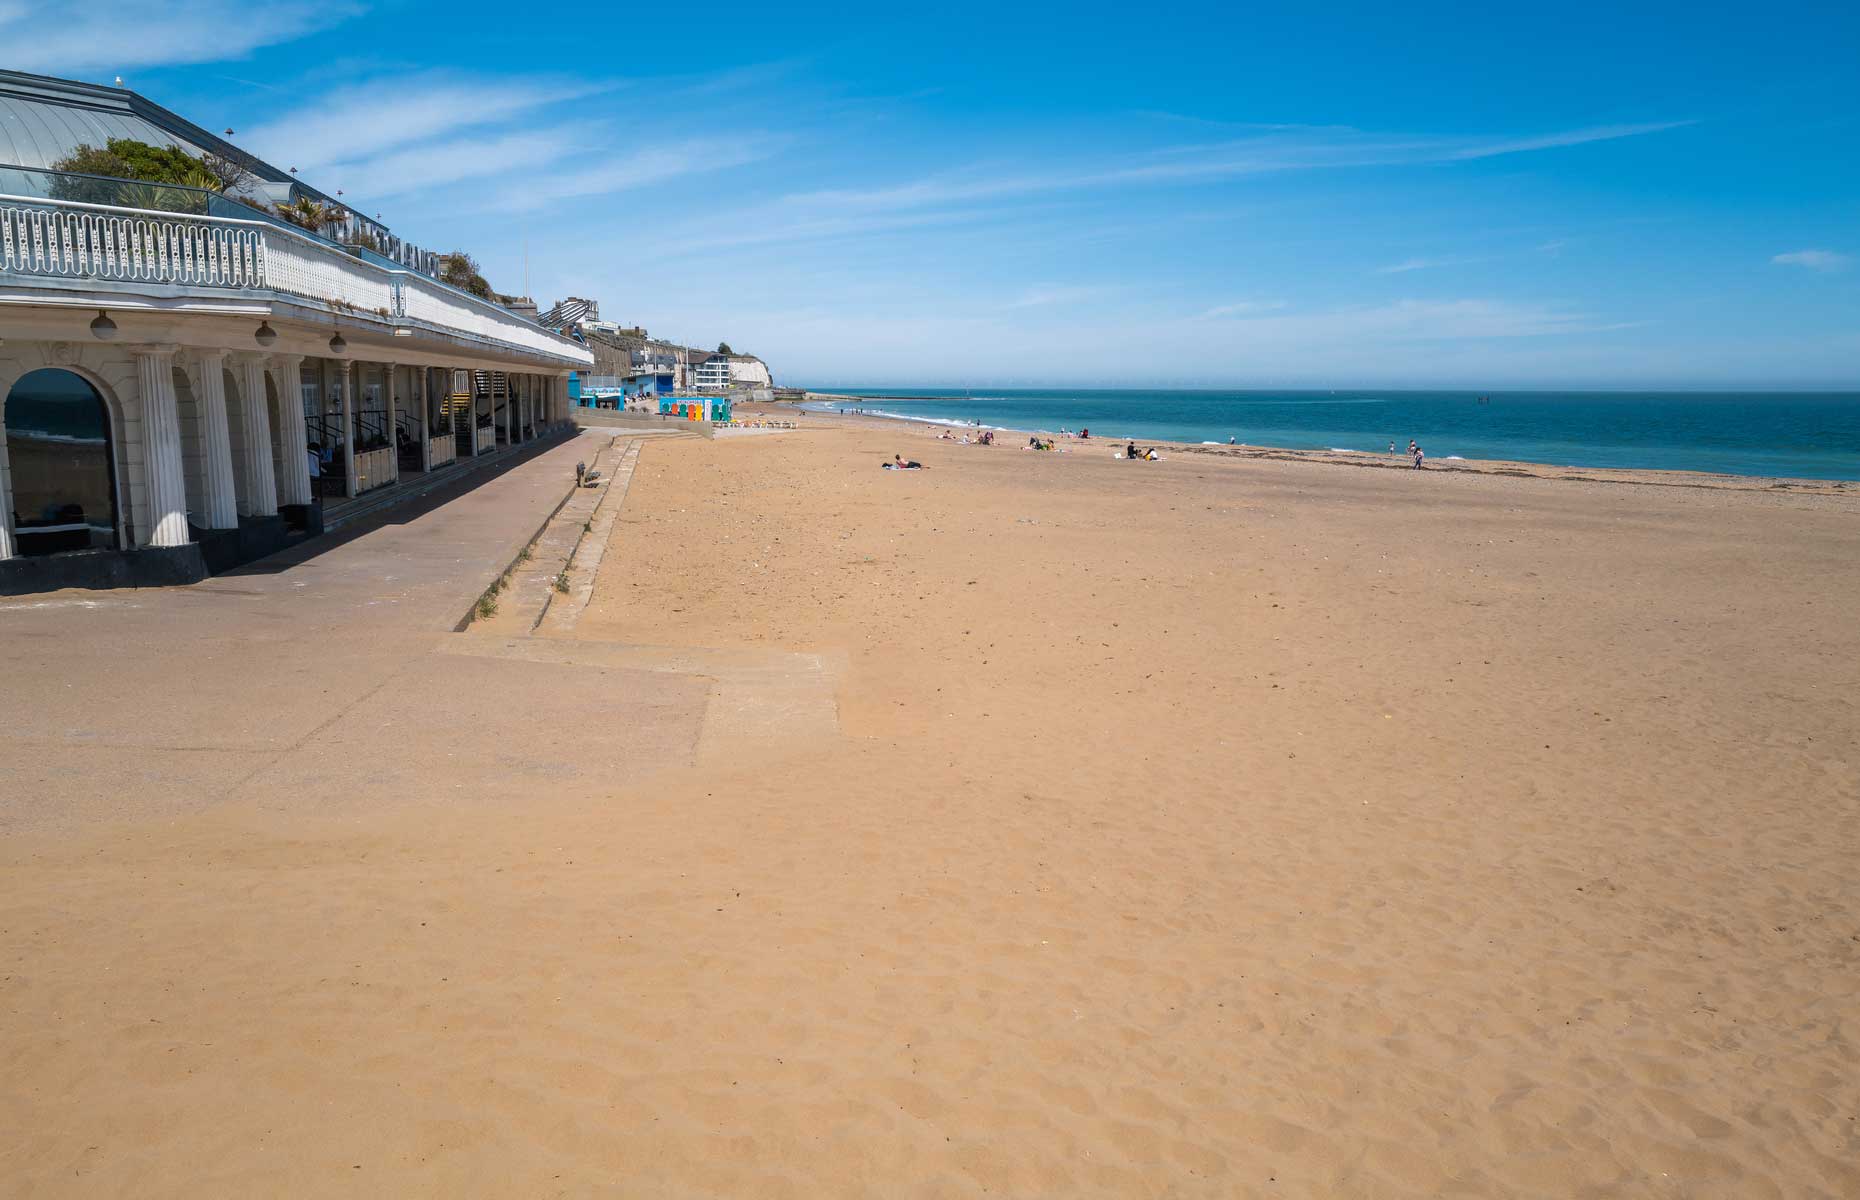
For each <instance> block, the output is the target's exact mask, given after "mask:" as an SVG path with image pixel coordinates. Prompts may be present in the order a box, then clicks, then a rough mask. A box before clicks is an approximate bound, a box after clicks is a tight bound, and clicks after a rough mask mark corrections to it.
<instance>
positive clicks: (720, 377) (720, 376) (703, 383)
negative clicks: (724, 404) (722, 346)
mask: <svg viewBox="0 0 1860 1200" xmlns="http://www.w3.org/2000/svg"><path fill="white" fill-rule="evenodd" d="M694 357H695V356H694ZM691 386H692V387H694V388H697V389H698V390H699V391H703V392H709V391H718V392H722V391H727V390H729V387H730V356H729V355H728V354H712V355H710V356H708V357H706V358H705V359H704V360H703V361H701V362H696V361H694V362H693V363H692V364H691Z"/></svg>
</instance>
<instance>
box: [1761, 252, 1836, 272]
mask: <svg viewBox="0 0 1860 1200" xmlns="http://www.w3.org/2000/svg"><path fill="white" fill-rule="evenodd" d="M1770 261H1771V262H1773V263H1776V264H1777V265H1778V266H1784V267H1807V268H1808V269H1809V270H1811V271H1845V270H1846V269H1847V268H1848V267H1849V266H1850V265H1852V263H1853V259H1851V258H1849V257H1848V256H1847V255H1845V254H1837V253H1836V252H1834V251H1833V250H1791V251H1789V253H1787V254H1778V255H1776V256H1774V257H1773V258H1771V259H1770Z"/></svg>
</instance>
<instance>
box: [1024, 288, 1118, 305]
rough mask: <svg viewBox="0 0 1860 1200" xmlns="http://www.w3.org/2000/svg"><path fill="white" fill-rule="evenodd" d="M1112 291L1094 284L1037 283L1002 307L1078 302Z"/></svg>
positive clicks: (1099, 296) (1094, 298)
mask: <svg viewBox="0 0 1860 1200" xmlns="http://www.w3.org/2000/svg"><path fill="white" fill-rule="evenodd" d="M1110 291H1111V289H1110V288H1107V287H1103V286H1101V285H1093V284H1037V285H1035V286H1033V287H1030V288H1028V289H1027V290H1025V291H1023V292H1022V293H1021V294H1020V295H1019V296H1017V297H1016V298H1014V299H1013V300H1010V301H1008V303H1007V304H1005V305H1003V306H1002V307H1004V308H1045V307H1048V306H1050V305H1060V304H1078V303H1081V302H1083V301H1086V300H1096V299H1099V298H1101V297H1103V296H1105V295H1108V294H1109V293H1110Z"/></svg>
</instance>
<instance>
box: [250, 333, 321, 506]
mask: <svg viewBox="0 0 1860 1200" xmlns="http://www.w3.org/2000/svg"><path fill="white" fill-rule="evenodd" d="M273 361H274V362H275V363H276V364H277V371H278V376H279V379H278V422H279V423H278V461H280V462H281V463H283V464H284V473H283V475H282V476H280V477H279V479H278V503H279V504H293V505H299V504H309V503H310V502H311V500H312V499H313V498H314V497H312V496H311V494H310V435H309V433H308V432H307V431H306V430H305V429H304V383H303V368H304V359H303V355H301V354H283V355H279V356H278V357H277V358H276V359H274V360H273ZM259 403H260V404H263V403H264V388H263V387H262V386H261V387H260V388H259Z"/></svg>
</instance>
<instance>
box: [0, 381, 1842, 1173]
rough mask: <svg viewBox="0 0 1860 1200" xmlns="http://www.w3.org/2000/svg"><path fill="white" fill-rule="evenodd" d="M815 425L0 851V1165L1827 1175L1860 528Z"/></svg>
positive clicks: (731, 459)
mask: <svg viewBox="0 0 1860 1200" xmlns="http://www.w3.org/2000/svg"><path fill="white" fill-rule="evenodd" d="M805 420H806V421H807V422H808V423H809V427H808V428H807V429H804V430H799V431H796V432H793V433H780V434H770V435H763V436H736V437H730V436H723V437H719V438H717V439H715V440H702V439H695V438H688V439H676V440H666V441H655V442H652V443H649V444H647V445H645V446H644V447H643V449H642V450H641V452H640V456H639V459H638V463H637V466H636V467H635V469H634V473H633V476H632V479H631V483H630V491H629V493H628V496H627V500H626V504H625V507H624V509H623V510H622V511H621V512H620V514H619V517H618V519H617V521H616V522H615V523H614V526H613V532H612V537H611V541H610V542H609V544H608V545H607V547H606V549H605V553H604V557H603V558H602V561H601V566H600V571H599V576H598V578H597V579H596V581H595V586H594V589H593V592H592V596H591V598H590V600H589V602H588V606H587V608H586V610H585V612H582V613H581V614H580V616H579V619H578V620H577V621H576V623H575V624H574V626H573V629H572V631H570V633H569V634H568V635H566V636H562V637H557V638H553V639H550V638H535V639H528V640H523V639H512V640H506V639H502V638H499V637H496V636H493V635H492V634H490V633H484V634H480V635H473V634H469V633H468V634H448V633H443V632H436V633H434V634H433V635H431V636H430V637H429V638H428V641H427V643H425V644H424V649H423V652H422V655H421V656H419V657H415V658H410V660H409V662H408V663H407V665H406V666H405V667H404V668H402V669H401V670H400V671H398V672H397V673H395V674H394V675H393V676H392V677H391V678H388V679H386V680H384V681H383V682H382V683H380V685H379V686H378V687H377V689H376V690H375V691H374V692H372V693H370V697H369V699H368V700H367V702H366V708H365V709H363V710H358V712H357V714H356V715H355V716H354V718H353V724H354V728H353V729H352V730H351V729H349V728H348V727H347V726H346V725H344V724H343V723H342V722H341V721H339V722H338V723H337V724H336V725H335V726H333V728H334V729H335V730H337V731H339V732H343V734H344V740H343V741H342V742H341V744H340V745H339V746H337V747H335V748H334V750H335V753H337V754H339V755H340V756H341V757H343V758H344V759H346V760H348V761H349V762H350V765H349V766H348V767H347V768H346V769H348V770H350V771H351V772H355V771H361V772H363V773H366V768H367V767H368V765H369V764H371V763H378V762H382V761H386V762H390V763H394V764H396V765H397V766H396V770H395V772H394V780H393V781H394V786H387V785H385V784H382V783H380V782H378V781H377V782H376V783H373V784H370V785H368V786H358V787H354V788H350V789H347V790H344V789H341V788H331V787H329V786H327V784H328V783H329V780H330V777H329V776H327V775H324V776H317V775H314V774H312V775H310V776H308V778H309V780H310V782H309V783H306V775H305V773H304V772H305V771H306V770H307V769H308V768H300V769H299V770H298V771H297V773H295V774H293V773H290V772H280V771H261V772H258V773H256V774H254V775H252V776H251V777H250V778H249V779H248V780H247V781H245V782H243V783H239V784H237V785H236V786H230V788H229V790H228V791H226V792H225V793H224V794H223V795H222V796H221V797H220V798H219V799H218V800H217V801H216V802H215V803H213V804H212V805H210V806H206V807H201V808H195V809H186V810H182V811H177V812H174V813H172V814H168V815H164V816H163V817H162V818H161V819H159V820H156V819H151V818H150V817H149V816H148V815H147V814H146V813H144V814H142V815H141V816H140V818H139V819H134V820H130V819H123V820H115V821H113V820H110V819H107V818H106V817H105V816H102V815H95V814H96V812H97V810H98V808H99V807H100V806H99V805H96V804H92V805H90V806H88V807H87V808H86V810H85V811H86V813H87V814H88V815H87V819H86V820H85V821H84V822H83V823H81V824H79V825H77V826H69V825H65V826H59V827H56V828H51V827H48V828H44V829H35V828H26V829H23V830H22V831H21V832H20V833H18V834H17V835H16V836H12V837H10V838H9V839H8V841H7V843H6V845H5V847H4V850H3V851H0V855H3V857H0V865H3V867H4V873H3V875H0V879H3V880H4V882H3V883H0V930H4V935H3V936H4V940H5V943H6V947H7V949H6V952H5V953H6V958H5V962H4V965H3V966H0V976H4V980H0V1004H4V1009H3V1011H4V1012H5V1013H6V1021H5V1023H4V1029H3V1030H0V1066H4V1069H5V1072H6V1078H7V1080H8V1087H7V1089H6V1090H5V1092H4V1099H0V1127H4V1128H7V1129H9V1130H11V1131H13V1133H12V1134H10V1135H9V1138H8V1142H7V1145H6V1147H5V1148H4V1149H3V1150H0V1171H3V1172H4V1174H5V1177H6V1178H8V1179H9V1180H10V1181H11V1182H10V1183H9V1188H10V1189H11V1190H12V1191H13V1192H14V1193H15V1194H21V1195H111V1194H124V1195H128V1194H135V1195H184V1194H185V1195H201V1194H216V1195H234V1194H253V1193H255V1192H256V1193H266V1194H305V1195H320V1194H332V1195H333V1194H355V1193H357V1192H361V1193H363V1194H393V1195H459V1194H481V1195H508V1194H522V1195H531V1194H567V1195H583V1194H596V1193H598V1194H620V1195H683V1196H700V1195H718V1196H740V1195H768V1196H797V1197H799V1196H817V1195H923V1196H944V1195H948V1196H968V1195H974V1196H980V1195H1000V1194H1010V1195H1107V1196H1110V1195H1116V1196H1124V1195H1156V1196H1162V1195H1173V1196H1186V1195H1196V1196H1222V1197H1227V1196H1258V1197H1269V1196H1270V1197H1279V1196H1338V1195H1345V1196H1416V1197H1420V1196H1438V1195H1466V1196H1527V1197H1559V1198H1560V1197H1569V1196H1670V1197H1749V1196H1791V1197H1836V1196H1848V1195H1854V1194H1860V1167H1857V1166H1856V1163H1857V1162H1860V1128H1857V1127H1856V1124H1855V1120H1856V1116H1857V1115H1860V1082H1856V1081H1857V1080H1860V1062H1857V1061H1856V1059H1857V1058H1860V1053H1857V1052H1856V1048H1855V1045H1854V1043H1853V1041H1852V1036H1853V1035H1852V1029H1851V1025H1852V1014H1853V1013H1854V1012H1855V1011H1856V1010H1860V926H1857V925H1856V924H1855V916H1854V914H1855V913H1856V912H1857V911H1860V894H1857V893H1860V882H1856V880H1855V877H1854V874H1853V871H1852V863H1853V861H1854V857H1855V854H1856V851H1860V706H1857V704H1856V699H1855V698H1856V696H1860V678H1857V677H1856V668H1855V665H1854V664H1855V663H1857V662H1860V621H1856V620H1855V619H1854V612H1855V609H1854V597H1855V595H1856V594H1857V586H1860V497H1856V496H1854V495H1852V494H1849V493H1830V494H1825V495H1824V494H1801V493H1798V492H1795V491H1791V490H1775V489H1744V490H1726V489H1717V488H1697V487H1664V486H1662V487H1646V486H1624V485H1622V484H1620V483H1615V482H1591V481H1584V480H1581V479H1570V478H1538V477H1527V476H1515V475H1504V474H1486V473H1476V472H1472V471H1466V472H1445V471H1442V472H1434V471H1427V472H1414V471H1399V470H1391V471H1379V470H1340V469H1335V468H1332V467H1327V466H1323V465H1318V464H1313V463H1307V462H1298V461H1284V460H1281V459H1278V458H1240V459H1225V458H1223V457H1222V456H1215V455H1190V454H1174V455H1171V456H1170V457H1169V458H1168V459H1167V460H1166V461H1164V462H1160V463H1124V462H1120V461H1116V460H1112V459H1111V458H1110V457H1109V456H1108V449H1109V447H1105V448H1104V450H1105V451H1106V453H1102V454H1101V453H1091V454H1085V453H1077V454H1063V455H1061V454H1052V455H1048V454H1035V453H1030V452H1024V451H1021V450H1019V449H1015V448H1011V447H1008V446H1000V447H996V448H993V449H982V448H978V447H963V446H957V445H953V444H950V443H945V442H939V441H937V440H935V439H933V438H931V437H927V436H925V435H924V434H923V433H921V432H918V431H914V430H911V431H905V430H900V429H897V428H883V429H873V428H869V427H856V426H854V425H852V424H848V423H842V424H838V425H835V424H833V423H831V422H826V421H824V420H823V419H822V418H818V417H809V418H806V419H805ZM894 452H902V453H903V454H904V455H905V456H906V457H907V458H916V459H920V460H922V461H923V462H924V463H925V464H926V466H927V467H928V468H929V469H927V470H925V471H922V472H910V473H893V472H886V471H881V470H879V469H878V463H879V462H880V460H881V459H883V458H889V457H890V455H891V454H892V453H894ZM359 544H360V543H358V545H359ZM485 557H486V560H487V561H490V560H491V559H493V558H495V559H496V560H497V561H499V562H502V561H505V558H503V557H498V556H496V555H491V554H488V553H487V555H486V556H485ZM209 586H210V585H209ZM461 594H462V595H465V596H466V597H467V598H468V597H469V594H470V593H469V592H462V593H461ZM434 607H435V609H436V610H437V608H438V607H440V606H438V605H437V604H436V605H435V606H434ZM456 611H457V610H456V609H452V610H449V611H447V612H445V613H444V614H439V615H440V616H443V617H444V621H441V622H440V623H439V625H438V626H436V628H441V629H442V628H443V627H444V625H445V623H446V622H449V620H450V619H451V618H452V617H453V616H455V615H456ZM100 616H105V617H107V614H95V613H93V614H87V617H88V618H89V619H97V618H98V617H100ZM380 620H381V618H380V616H379V615H378V614H377V613H376V612H375V611H374V610H372V609H370V608H369V607H367V606H365V605H361V604H357V605H355V606H353V607H352V608H350V609H347V610H345V611H344V613H343V614H342V615H341V619H340V620H335V619H332V620H331V622H330V629H329V634H328V636H330V637H333V638H341V637H344V636H346V635H347V632H346V631H352V630H353V629H371V628H374V626H373V625H371V622H379V621H380ZM474 636H476V637H478V639H479V640H478V641H476V642H473V641H472V640H471V639H472V638H473V637H474ZM232 657H234V659H235V661H236V655H234V656H232ZM668 664H672V665H668ZM677 664H683V665H682V666H678V665H677ZM216 669H225V667H224V666H222V667H221V668H216ZM207 677H208V678H210V677H211V672H210V671H209V672H208V673H207ZM817 684H818V686H825V687H830V689H831V702H830V703H829V704H827V705H825V706H824V708H823V707H822V706H819V705H814V704H804V703H798V702H794V701H793V700H792V699H791V698H792V697H794V696H797V695H800V694H802V692H803V691H804V690H805V689H807V688H810V687H814V686H816V685H817ZM21 703H22V705H23V704H24V703H25V702H24V701H21ZM184 703H191V704H193V705H195V706H196V707H197V708H198V709H199V710H200V711H201V712H202V713H203V714H210V713H211V712H212V705H211V691H210V689H209V690H206V691H205V692H204V694H203V695H201V696H199V697H196V698H194V699H192V700H187V701H184ZM462 710H463V711H462ZM22 711H25V710H24V709H23V708H22ZM823 714H824V715H823ZM764 718H769V720H764ZM177 719H178V718H177ZM306 724H308V722H307V721H306ZM771 726H772V728H773V730H774V734H773V736H771V735H770V729H771ZM526 729H527V730H529V731H530V737H529V738H526V737H525V731H526ZM475 733H482V734H487V735H493V736H494V737H495V738H496V739H497V741H496V742H494V743H492V744H488V745H486V744H477V743H474V741H473V740H472V738H473V735H474V734H475ZM317 736H318V737H324V736H327V734H326V733H325V734H319V735H317ZM50 737H51V735H50V734H49V733H45V734H43V735H42V739H50ZM535 738H543V739H546V744H545V745H544V746H543V748H542V749H537V748H536V747H535V746H533V745H528V743H529V742H530V741H532V740H534V739H535ZM306 744H307V745H308V746H309V747H310V748H311V749H310V750H308V751H306V753H312V757H313V761H315V762H316V763H319V764H323V769H325V770H326V771H332V770H335V768H334V767H331V766H329V765H328V764H329V762H330V759H331V748H330V747H324V748H323V749H322V750H321V751H316V742H315V740H314V739H312V740H311V741H309V742H308V743H306ZM48 745H49V741H48V740H42V741H41V742H39V743H35V744H34V745H33V746H30V747H29V746H24V745H23V744H9V745H7V746H6V747H5V753H6V754H7V755H8V756H9V757H8V759H7V760H6V761H7V762H9V763H13V764H19V763H22V762H24V761H26V758H27V753H28V751H36V752H37V753H38V754H40V756H41V758H42V757H43V755H44V753H45V751H46V750H47V749H48ZM526 747H527V748H526ZM62 749H63V752H64V753H67V754H69V755H70V757H69V759H68V761H70V762H71V763H72V764H73V765H72V767H71V768H70V770H71V771H72V772H75V773H77V774H78V775H79V776H80V778H82V777H83V773H84V772H86V771H87V770H90V769H91V768H89V767H87V766H86V765H85V763H84V759H83V758H82V757H81V756H79V755H78V754H76V753H75V751H73V750H72V749H71V748H70V747H69V746H68V745H67V746H65V747H63V748H62ZM408 757H412V758H413V759H414V761H417V764H418V769H417V770H409V769H405V762H406V759H407V758H408ZM20 771H21V768H20V767H18V766H17V765H16V766H15V774H13V775H11V776H8V777H7V778H10V779H19V778H23V775H22V774H20V773H19V772H20ZM207 771H208V768H207V767H205V766H203V767H201V768H200V772H201V774H200V775H198V776H190V777H189V780H190V781H191V780H194V779H196V778H206V773H207ZM377 773H378V772H377ZM96 778H97V780H98V782H99V784H100V786H101V785H103V784H107V785H108V787H110V788H113V789H116V791H117V793H118V794H122V793H125V792H127V791H138V792H139V793H141V794H144V795H146V793H148V792H151V791H160V790H161V789H163V788H169V787H180V786H181V784H180V782H178V781H176V782H171V781H169V780H168V779H166V778H165V777H164V776H163V775H162V774H161V773H160V772H153V771H143V772H141V773H140V775H137V774H136V773H134V768H132V767H122V768H120V769H118V771H117V773H116V774H113V775H110V776H109V777H108V778H107V779H106V778H105V777H103V776H101V775H99V776H97V777H96ZM9 803H14V804H17V803H18V802H17V801H13V802H9ZM140 807H141V804H140V802H138V811H139V810H140Z"/></svg>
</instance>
